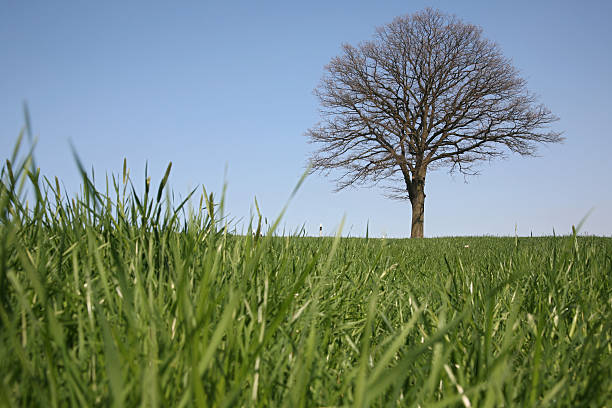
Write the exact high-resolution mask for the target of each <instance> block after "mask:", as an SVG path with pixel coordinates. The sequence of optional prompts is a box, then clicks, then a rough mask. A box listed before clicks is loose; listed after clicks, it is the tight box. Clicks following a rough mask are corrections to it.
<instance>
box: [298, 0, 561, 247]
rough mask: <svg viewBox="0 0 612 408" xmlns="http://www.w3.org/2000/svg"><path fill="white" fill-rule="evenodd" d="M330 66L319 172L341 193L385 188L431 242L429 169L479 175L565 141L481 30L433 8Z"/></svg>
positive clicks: (318, 137)
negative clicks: (509, 157) (484, 166)
mask: <svg viewBox="0 0 612 408" xmlns="http://www.w3.org/2000/svg"><path fill="white" fill-rule="evenodd" d="M342 50H343V52H342V54H341V55H340V56H337V57H335V58H333V59H332V60H331V62H330V63H329V64H328V65H327V66H326V67H325V74H324V76H323V78H322V80H321V83H320V84H319V86H318V87H317V88H316V90H315V94H316V95H317V97H318V98H319V101H320V104H321V122H320V123H319V124H317V125H316V126H314V127H313V128H311V129H309V130H308V132H307V136H308V137H309V139H310V141H312V142H313V143H315V144H316V145H317V146H318V149H317V150H316V151H315V152H314V153H313V155H312V157H311V164H312V166H313V170H314V171H317V170H319V171H322V172H324V173H326V174H327V173H329V172H330V171H331V170H339V173H338V174H339V176H338V177H337V179H336V181H337V188H338V189H343V188H345V187H348V186H351V185H355V184H362V183H380V184H381V185H383V186H384V187H386V188H387V189H388V192H389V195H390V196H392V197H395V198H407V199H409V200H410V202H411V204H412V233H411V236H412V237H422V236H423V222H424V200H425V189H424V187H425V180H426V176H427V172H428V170H431V169H434V168H439V167H448V168H449V170H450V171H451V172H452V171H457V172H460V173H463V174H474V173H475V172H476V170H475V165H476V164H477V163H478V162H479V161H481V160H490V159H492V158H497V157H503V156H504V155H506V153H508V152H514V153H518V154H521V155H533V154H534V153H535V152H536V147H537V145H538V144H541V143H555V142H560V141H561V140H562V138H561V135H560V133H559V132H555V131H552V130H550V129H548V126H549V125H550V124H551V123H553V122H554V121H556V120H558V118H557V117H556V116H555V115H553V114H552V113H551V112H550V110H549V109H548V108H546V107H545V106H544V105H542V104H538V103H537V98H536V96H535V95H534V94H533V93H531V92H529V90H528V89H527V86H526V81H525V80H524V79H523V78H521V77H520V75H519V73H518V71H517V69H516V68H514V66H513V65H512V63H511V61H510V60H509V59H508V58H506V57H504V55H503V54H502V52H501V50H500V48H499V46H498V45H496V44H495V43H494V42H492V41H490V40H488V39H486V38H485V37H484V36H483V34H482V29H481V28H479V27H477V26H475V25H472V24H467V23H465V22H463V21H461V20H459V19H458V18H456V17H455V16H452V15H448V14H445V13H442V12H440V11H437V10H433V9H426V10H424V11H421V12H417V13H415V14H413V15H407V16H403V17H398V18H396V19H395V20H393V22H391V23H390V24H388V25H386V26H384V27H380V28H378V29H377V30H376V34H375V36H374V38H373V39H372V40H370V41H366V42H363V43H360V44H359V45H357V46H353V45H349V44H344V45H343V46H342Z"/></svg>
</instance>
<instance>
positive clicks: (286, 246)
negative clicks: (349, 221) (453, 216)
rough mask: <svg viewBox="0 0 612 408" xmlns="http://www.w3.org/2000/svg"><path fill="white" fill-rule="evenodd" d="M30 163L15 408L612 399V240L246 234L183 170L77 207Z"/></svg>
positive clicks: (3, 330) (95, 193)
mask: <svg viewBox="0 0 612 408" xmlns="http://www.w3.org/2000/svg"><path fill="white" fill-rule="evenodd" d="M16 151H17V149H16ZM17 157H18V155H17V153H15V154H14V155H13V157H12V158H11V159H10V160H8V161H7V162H6V163H5V164H4V166H3V168H2V184H1V185H0V405H2V406H51V407H55V406H67V405H68V406H116V407H123V406H129V407H131V406H162V407H166V406H177V407H187V406H219V407H233V406H288V407H311V406H359V407H361V406H415V407H416V406H420V407H444V406H451V407H452V406H460V407H461V406H463V407H500V406H527V407H536V406H537V407H544V406H566V407H579V406H598V407H601V406H610V405H611V401H612V382H610V378H611V377H612V359H611V356H612V349H611V347H612V339H611V337H612V313H611V308H612V297H611V293H612V292H611V279H612V239H609V238H598V237H580V236H576V234H574V235H573V236H566V237H543V238H492V237H480V238H479V237H474V238H472V237H470V238H439V239H424V240H380V239H371V238H366V239H364V238H340V237H336V238H309V237H303V236H295V235H294V236H292V235H289V236H279V235H277V234H275V230H274V228H275V227H276V225H278V222H277V223H275V224H274V226H273V227H272V229H271V230H270V231H267V233H266V234H265V236H259V234H252V233H251V230H249V231H248V233H247V234H246V235H245V236H240V235H237V234H235V233H233V231H232V230H231V226H230V225H228V224H227V222H226V218H224V217H223V212H222V207H223V206H222V201H221V202H218V203H217V202H215V200H214V197H213V196H212V195H209V194H207V193H206V191H203V192H202V194H201V199H200V201H199V206H197V207H196V208H192V209H189V208H188V200H186V201H184V202H182V203H173V202H172V201H171V199H170V195H169V194H168V193H166V194H164V191H166V190H167V186H166V183H167V179H168V172H169V171H170V167H169V168H168V171H167V172H166V175H165V176H164V177H163V178H162V181H161V182H160V184H159V185H157V186H156V188H153V186H151V182H150V179H147V180H146V182H145V188H144V191H143V193H142V194H140V195H139V194H138V193H137V191H136V189H135V188H134V187H133V185H132V181H131V180H130V177H129V170H128V169H127V168H126V167H125V166H124V169H123V174H122V175H120V176H111V177H109V178H107V180H106V183H105V188H104V189H103V191H99V190H98V189H96V188H95V186H94V185H93V182H92V181H91V179H90V177H88V176H87V174H86V173H85V172H84V171H82V175H83V180H84V182H83V188H82V191H81V192H80V193H79V194H78V195H76V196H74V197H68V196H66V195H65V194H63V193H62V192H61V190H60V183H59V181H58V180H57V179H54V180H49V179H46V178H44V177H41V176H40V173H39V171H38V170H37V169H35V168H34V166H33V164H32V163H33V161H32V158H31V155H28V156H26V158H25V159H23V160H21V161H19V160H17ZM81 169H82V166H81ZM26 190H29V191H30V192H31V193H32V195H33V196H35V200H34V201H33V204H29V203H28V201H27V200H26V199H25V198H26V197H27V194H26V193H25V191H26ZM192 194H193V195H195V193H192ZM190 196H191V195H190ZM192 201H193V200H192ZM258 211H259V209H258ZM260 229H261V217H258V218H256V219H255V220H254V222H253V226H252V230H254V231H259V230H260ZM466 245H469V247H466Z"/></svg>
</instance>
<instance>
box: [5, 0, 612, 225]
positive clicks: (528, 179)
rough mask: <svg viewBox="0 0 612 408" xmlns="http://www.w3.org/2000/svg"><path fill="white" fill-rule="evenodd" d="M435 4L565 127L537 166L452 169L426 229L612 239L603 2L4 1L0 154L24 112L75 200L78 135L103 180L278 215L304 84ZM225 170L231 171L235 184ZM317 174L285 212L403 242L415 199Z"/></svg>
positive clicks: (294, 171) (47, 164) (300, 137)
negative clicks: (473, 171)
mask: <svg viewBox="0 0 612 408" xmlns="http://www.w3.org/2000/svg"><path fill="white" fill-rule="evenodd" d="M427 6H431V7H434V8H439V9H440V10H442V11H445V12H449V13H452V14H456V15H457V16H459V17H460V18H462V19H463V20H465V21H466V22H470V23H473V24H476V25H479V26H481V27H482V28H483V29H484V35H485V36H486V37H488V38H490V39H491V40H493V41H495V42H497V43H498V44H499V45H500V46H501V49H502V50H503V52H504V54H505V55H506V56H507V57H509V58H511V59H512V61H513V63H514V65H515V66H516V67H517V68H518V69H519V70H520V72H521V74H522V76H523V77H524V78H526V79H527V81H528V88H529V89H530V90H532V91H533V92H535V93H536V94H538V95H539V96H540V101H541V102H542V103H544V104H545V105H547V106H548V107H549V108H550V109H551V110H552V111H553V113H555V114H556V115H557V116H559V117H560V118H561V120H560V121H559V122H557V123H556V124H555V125H554V129H555V130H560V131H563V132H564V136H565V137H566V139H567V140H566V142H565V143H564V144H562V145H552V146H544V147H542V148H541V149H540V151H539V153H540V157H537V158H523V157H519V156H511V157H509V158H508V159H507V160H503V161H495V162H491V163H483V164H482V165H481V167H480V169H481V175H479V176H476V177H470V178H468V179H467V180H464V178H463V177H462V176H460V175H455V176H452V175H449V174H448V173H447V172H446V171H445V170H438V171H436V172H433V173H431V174H430V176H429V179H428V185H427V187H426V193H427V201H426V209H425V235H426V236H448V235H484V234H491V235H513V234H514V233H515V229H516V231H518V233H519V234H520V235H528V234H530V233H531V232H533V234H534V235H543V234H550V233H552V231H553V229H554V230H555V231H556V232H557V233H568V232H569V231H570V229H571V225H572V224H576V223H578V222H579V221H580V219H581V218H582V217H583V216H584V215H585V214H586V213H587V212H588V211H589V210H590V209H591V208H594V210H593V212H592V214H591V216H590V217H589V218H588V220H587V221H586V223H585V224H584V227H583V232H587V233H591V234H598V235H611V234H612V215H611V214H612V187H611V186H612V182H611V181H610V175H611V174H612V160H611V159H610V152H611V151H612V137H611V135H610V129H611V128H612V119H611V117H612V115H611V113H612V102H611V100H612V99H611V98H610V95H611V94H612V81H611V79H610V75H611V72H612V71H611V68H612V51H611V50H612V48H611V46H610V44H612V28H611V25H610V23H609V21H608V20H609V18H610V16H612V3H611V2H607V1H584V2H574V1H513V2H508V1H504V2H494V1H470V2H459V1H429V2H424V1H379V2H373V1H368V2H365V1H363V2H361V1H329V0H328V1H308V2H289V1H277V2H272V1H266V2H264V1H225V2H221V1H218V2H204V1H201V2H187V1H184V2H152V1H146V2H145V1H143V2H137V1H130V2H119V1H112V2H110V1H109V2H76V1H72V2H68V1H66V2H62V1H57V2H44V1H29V2H25V1H16V0H8V1H7V0H4V1H2V2H0V56H1V60H2V63H1V64H0V149H1V152H2V155H1V156H2V157H8V156H9V155H10V152H11V150H12V146H13V144H14V141H15V139H16V137H17V135H18V133H19V130H20V129H21V127H22V126H23V111H22V103H23V101H27V103H28V106H29V109H30V114H31V117H32V125H33V131H34V134H35V135H36V136H37V137H38V145H37V149H36V158H37V163H38V165H39V166H40V167H41V169H42V172H43V173H44V174H47V175H52V176H58V177H59V178H60V179H61V180H63V182H64V183H65V185H66V187H67V188H69V189H75V188H76V186H78V184H79V182H80V180H79V178H78V175H77V172H76V166H75V164H74V160H73V159H72V154H71V151H70V144H69V141H71V142H72V143H73V144H74V146H75V147H76V149H77V151H78V153H79V155H80V157H81V159H82V161H83V162H84V164H85V165H86V166H87V167H93V168H94V169H95V172H96V174H97V177H98V179H99V180H100V177H101V176H102V175H103V174H105V173H119V172H120V171H121V168H122V163H123V159H124V157H125V158H127V160H128V165H129V167H130V168H131V174H132V176H133V178H134V179H135V181H136V182H137V183H141V180H142V178H143V173H144V167H145V163H147V162H148V166H149V171H150V174H151V176H152V179H153V180H159V179H161V177H162V176H163V172H164V170H165V168H166V166H167V164H168V162H169V161H172V162H173V172H172V176H171V178H170V183H171V186H172V188H173V190H174V191H175V193H176V194H178V195H180V194H183V195H184V194H186V193H187V192H188V191H189V190H190V188H194V187H197V186H198V185H202V184H203V185H205V186H206V188H207V189H208V190H209V191H211V190H212V191H215V192H220V191H221V189H222V185H223V182H224V180H226V181H227V183H228V190H227V210H228V212H229V213H230V214H231V215H232V216H234V217H235V218H237V219H241V218H242V219H245V220H247V221H248V218H249V214H251V213H252V212H253V209H254V205H253V202H254V201H253V199H254V197H255V196H257V200H258V202H259V204H260V208H262V211H263V213H264V215H266V216H268V218H273V217H274V216H275V215H277V214H278V213H279V211H280V210H281V208H282V207H283V205H284V204H285V202H286V200H287V198H288V196H289V194H290V192H291V191H292V189H293V187H294V186H295V184H296V182H297V181H298V179H299V178H300V176H301V174H302V173H303V171H304V168H305V164H306V160H307V157H308V154H309V153H310V152H311V151H312V149H313V146H312V145H309V144H308V143H307V139H306V137H305V136H304V132H305V131H306V130H307V129H308V128H310V127H312V126H313V125H314V124H315V123H316V122H317V121H318V102H317V100H316V98H315V97H314V95H313V94H312V90H313V89H314V88H315V86H316V85H317V83H318V82H319V80H320V78H321V76H322V74H323V67H324V66H325V64H327V63H328V62H329V60H330V59H331V58H332V57H334V56H336V55H338V54H339V53H340V46H341V44H342V43H344V42H347V43H351V44H357V43H358V42H359V41H364V40H368V39H370V38H371V37H372V35H373V33H374V30H375V28H376V27H377V26H381V25H384V24H386V23H389V22H390V21H391V20H392V19H393V18H394V17H396V16H399V15H403V14H411V13H414V12H415V11H418V10H421V9H423V8H425V7H427ZM226 168H227V172H226ZM333 187H334V184H333V180H332V179H331V178H325V177H322V176H319V175H313V176H310V177H309V178H307V180H306V181H305V183H304V185H303V186H302V188H301V189H300V191H299V192H298V194H297V195H296V196H295V198H294V200H293V201H292V203H291V205H290V207H289V210H288V212H287V214H286V217H285V219H284V220H285V221H284V222H285V226H286V228H287V229H291V230H292V229H295V228H297V227H299V226H300V225H302V224H304V225H305V227H306V230H307V232H309V233H310V234H317V233H318V227H319V224H320V223H322V224H323V225H324V228H325V232H327V233H330V234H331V233H333V229H334V228H336V227H337V226H338V225H339V223H340V221H341V219H342V217H343V216H344V215H346V222H345V229H344V231H345V233H350V234H351V235H363V234H364V233H365V228H366V223H368V222H369V225H370V233H371V234H374V235H376V236H381V235H383V234H385V235H387V236H390V237H405V236H409V234H410V205H409V203H408V202H401V201H392V200H388V199H386V198H385V197H384V196H383V191H381V190H380V189H377V188H368V187H363V188H355V189H350V190H346V191H343V192H341V193H333V191H332V190H333Z"/></svg>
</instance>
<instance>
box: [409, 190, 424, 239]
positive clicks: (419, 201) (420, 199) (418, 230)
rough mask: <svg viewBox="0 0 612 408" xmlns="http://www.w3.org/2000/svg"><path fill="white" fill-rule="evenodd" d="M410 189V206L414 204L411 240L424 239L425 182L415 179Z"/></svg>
mask: <svg viewBox="0 0 612 408" xmlns="http://www.w3.org/2000/svg"><path fill="white" fill-rule="evenodd" d="M411 184H412V185H411V187H412V188H411V189H410V204H412V229H411V231H410V238H423V227H424V222H425V180H424V179H418V180H417V179H414V180H413V181H412V183H411Z"/></svg>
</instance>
